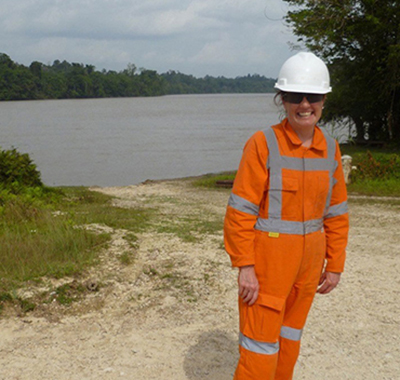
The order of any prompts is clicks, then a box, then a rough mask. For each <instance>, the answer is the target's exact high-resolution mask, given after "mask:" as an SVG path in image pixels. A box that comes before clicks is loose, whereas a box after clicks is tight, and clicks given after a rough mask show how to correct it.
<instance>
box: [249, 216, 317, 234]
mask: <svg viewBox="0 0 400 380" xmlns="http://www.w3.org/2000/svg"><path fill="white" fill-rule="evenodd" d="M322 227H323V220H322V219H313V220H307V221H305V222H292V221H289V220H281V219H271V218H269V219H263V218H258V219H257V223H256V225H255V227H254V228H255V229H256V230H260V231H265V232H279V233H281V234H290V235H306V234H310V233H312V232H316V231H319V230H321V228H322Z"/></svg>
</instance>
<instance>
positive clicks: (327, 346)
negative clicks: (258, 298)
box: [0, 180, 400, 380]
mask: <svg viewBox="0 0 400 380" xmlns="http://www.w3.org/2000/svg"><path fill="white" fill-rule="evenodd" d="M96 191H101V192H104V193H107V194H111V195H114V196H116V197H117V198H116V200H115V204H116V205H118V206H123V207H137V206H140V205H145V206H144V207H157V208H158V210H161V211H160V215H159V217H160V218H164V220H165V219H170V221H171V223H172V224H174V225H176V227H177V231H178V232H177V233H171V232H162V231H158V232H157V233H156V232H152V231H150V232H149V231H148V232H146V233H141V234H139V235H138V238H139V240H138V242H137V248H136V249H135V257H134V261H133V263H132V264H130V265H123V264H122V263H121V260H119V259H118V256H120V255H122V254H123V252H125V251H126V250H128V249H130V248H129V246H128V245H127V244H128V243H127V241H126V240H125V239H123V237H124V235H125V234H126V231H123V230H112V229H109V228H105V227H104V226H100V225H99V226H90V228H94V229H98V230H106V231H108V232H110V233H112V236H113V241H112V244H111V247H110V248H109V249H107V250H104V252H102V254H101V263H100V264H99V265H98V266H97V267H96V268H93V270H91V272H90V273H87V274H86V277H85V280H90V281H92V282H94V283H96V284H99V290H98V291H97V292H91V293H89V294H88V295H87V296H86V297H85V298H84V299H83V300H81V301H79V302H75V303H72V304H71V305H70V306H68V307H66V306H59V305H56V304H55V303H54V304H51V305H47V306H46V307H45V306H43V307H42V308H40V307H38V308H37V309H36V310H35V311H34V312H31V313H28V314H26V315H22V316H17V315H13V314H12V313H11V315H3V316H2V317H1V319H0V331H1V333H0V334H1V335H0V337H1V338H0V379H2V380H3V379H4V380H11V379H19V380H28V379H29V380H43V379H45V380H47V379H51V380H89V379H93V380H95V379H96V380H98V379H103V380H108V379H110V380H114V379H135V380H142V379H143V380H147V379H149V380H150V379H158V380H163V379H174V380H184V379H185V380H211V379H213V380H229V379H231V378H232V374H233V372H234V369H235V365H236V361H237V359H238V350H237V336H238V313H237V303H236V301H237V300H236V298H237V290H236V271H235V270H234V269H232V268H231V267H230V262H229V258H228V256H227V255H226V253H225V252H224V250H223V247H222V233H221V231H220V230H218V231H217V232H214V233H213V232H210V231H209V230H206V229H205V230H204V231H205V232H204V231H203V232H201V231H200V232H199V231H198V232H197V233H196V234H197V235H196V237H197V239H194V241H189V240H188V239H186V240H182V238H180V237H179V229H180V228H181V229H182V230H184V228H185V225H184V223H185V222H187V220H189V219H190V218H198V219H199V220H207V221H209V222H210V223H217V222H218V221H220V220H222V218H223V215H224V213H225V206H226V203H227V199H228V196H229V192H228V191H212V190H199V189H196V188H193V187H191V186H190V185H189V183H188V181H184V180H179V181H178V180H175V181H161V182H150V183H146V184H142V185H138V186H129V187H123V188H101V189H96ZM396 203H397V205H396ZM399 204H400V202H398V201H397V202H390V201H388V202H387V203H382V202H375V203H374V201H373V200H372V201H371V199H359V198H357V199H355V198H351V199H350V212H351V233H350V241H349V246H348V261H347V266H346V271H345V273H344V275H343V276H342V282H341V283H340V285H339V287H338V288H337V289H336V290H335V291H334V292H333V293H331V294H330V295H327V296H321V295H320V296H317V297H316V300H315V303H314V305H313V308H312V310H311V313H310V315H309V318H308V322H307V326H306V328H305V331H304V334H303V340H302V350H301V355H300V358H299V361H298V364H297V367H296V372H295V379H297V380H306V379H307V380H337V379H340V380H344V379H351V380H389V379H390V380H395V379H400V328H399V322H400V317H399V314H400V313H399V304H400V302H399V301H400V297H399V292H400V276H399V272H400V248H399V247H400V206H399ZM70 280H71V279H64V280H63V281H64V282H67V281H70ZM38 291H40V289H36V288H29V289H25V290H24V291H23V292H24V293H25V294H24V295H25V296H29V295H30V294H34V293H35V292H38Z"/></svg>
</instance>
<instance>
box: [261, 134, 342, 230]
mask: <svg viewBox="0 0 400 380" xmlns="http://www.w3.org/2000/svg"><path fill="white" fill-rule="evenodd" d="M322 132H323V133H324V136H325V140H326V142H327V147H328V152H327V157H326V158H297V157H290V156H284V155H281V153H280V150H279V145H278V140H277V137H276V135H275V132H274V130H273V129H272V128H268V129H267V130H266V131H264V134H265V137H266V141H267V146H268V150H269V156H268V161H267V168H268V171H269V187H268V191H267V202H268V215H267V217H266V218H261V217H259V218H258V220H257V223H256V225H255V228H256V229H257V230H261V231H267V232H277V233H286V234H294V235H304V234H308V233H311V232H316V231H318V230H321V228H322V227H323V219H324V216H325V215H326V214H327V212H328V208H329V204H330V201H331V196H332V188H333V185H334V178H333V173H334V172H335V170H336V167H337V162H336V160H335V150H336V144H335V141H334V140H333V139H332V138H331V137H330V136H328V135H327V133H326V132H325V131H323V130H322ZM314 172H315V173H314ZM317 172H318V173H317ZM286 173H294V174H295V176H294V177H290V176H289V177H288V176H287V175H286ZM296 175H297V176H299V175H301V176H302V177H301V180H299V179H298V178H296ZM317 175H318V176H317ZM309 179H312V180H309ZM300 184H301V185H300ZM300 186H301V188H300ZM319 193H321V194H322V196H321V194H319ZM299 194H301V195H299ZM313 194H314V195H315V197H314V198H313V197H312V195H313ZM318 194H319V195H318ZM285 197H286V198H285ZM302 197H303V199H302ZM321 202H323V203H321ZM296 207H297V208H298V209H300V208H301V210H302V213H303V215H301V217H300V216H299V215H297V214H296ZM299 207H300V208H299ZM291 208H292V209H293V211H292V210H291ZM311 208H312V209H313V210H314V209H316V210H319V211H318V212H317V213H316V214H315V213H314V214H315V215H317V217H314V216H315V215H314V214H313V212H311V211H310V210H311ZM305 209H306V210H307V215H306V214H305V212H304V210H305ZM291 211H292V213H294V214H296V217H293V215H291ZM291 219H295V220H291ZM299 219H300V220H301V221H299Z"/></svg>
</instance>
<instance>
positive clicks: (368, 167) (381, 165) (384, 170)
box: [352, 151, 400, 181]
mask: <svg viewBox="0 0 400 380" xmlns="http://www.w3.org/2000/svg"><path fill="white" fill-rule="evenodd" d="M354 164H355V165H356V166H357V170H356V171H354V172H353V173H354V175H353V180H354V181H357V180H365V179H380V180H388V179H400V156H399V155H398V154H394V153H393V154H384V153H374V154H372V153H371V152H370V151H367V152H366V153H365V154H360V155H357V156H356V157H354ZM353 173H352V174H353Z"/></svg>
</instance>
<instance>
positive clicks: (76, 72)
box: [0, 53, 275, 100]
mask: <svg viewBox="0 0 400 380" xmlns="http://www.w3.org/2000/svg"><path fill="white" fill-rule="evenodd" d="M274 84H275V79H272V78H266V77H264V76H260V75H257V74H253V75H250V74H249V75H247V76H244V77H236V78H225V77H223V76H220V77H211V76H205V77H204V78H196V77H194V76H192V75H186V74H182V73H180V72H176V71H173V70H171V71H168V72H167V73H163V74H159V73H157V71H154V70H147V69H143V68H141V69H138V68H137V67H136V66H135V65H134V64H132V63H130V64H128V65H127V68H126V69H125V70H122V71H119V72H117V71H113V70H105V69H103V70H101V71H98V70H96V68H95V66H93V65H89V64H82V63H69V62H67V61H62V62H61V61H59V60H55V61H54V62H53V64H51V65H50V64H49V65H45V64H43V63H41V62H37V61H35V62H32V63H31V64H30V66H29V67H26V66H24V65H21V64H18V63H16V62H14V61H13V60H12V59H11V58H10V57H9V56H8V55H7V54H4V53H0V100H33V99H73V98H104V97H135V96H158V95H167V94H213V93H268V92H274V87H273V86H274Z"/></svg>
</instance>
